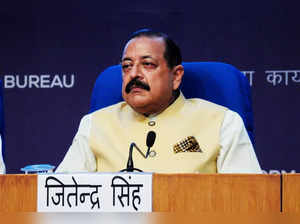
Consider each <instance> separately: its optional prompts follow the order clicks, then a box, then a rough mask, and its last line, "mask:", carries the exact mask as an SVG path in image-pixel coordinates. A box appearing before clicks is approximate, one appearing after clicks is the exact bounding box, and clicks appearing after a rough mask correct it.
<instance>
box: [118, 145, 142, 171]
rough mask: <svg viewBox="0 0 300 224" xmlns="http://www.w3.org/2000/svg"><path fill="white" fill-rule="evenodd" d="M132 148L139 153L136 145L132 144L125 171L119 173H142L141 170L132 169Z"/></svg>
mask: <svg viewBox="0 0 300 224" xmlns="http://www.w3.org/2000/svg"><path fill="white" fill-rule="evenodd" d="M133 147H135V148H137V150H138V151H139V152H140V153H141V150H140V149H139V148H138V147H137V146H136V144H135V143H134V142H133V143H131V144H130V148H129V157H128V161H127V166H126V169H123V170H120V172H133V171H139V172H143V171H142V170H140V169H138V168H134V165H133V159H132V153H133ZM142 155H143V153H142ZM143 156H144V155H143ZM144 157H145V156H144Z"/></svg>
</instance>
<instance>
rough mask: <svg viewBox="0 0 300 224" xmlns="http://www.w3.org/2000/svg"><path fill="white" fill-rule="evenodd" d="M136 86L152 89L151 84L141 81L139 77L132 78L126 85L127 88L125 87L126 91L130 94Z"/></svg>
mask: <svg viewBox="0 0 300 224" xmlns="http://www.w3.org/2000/svg"><path fill="white" fill-rule="evenodd" d="M134 87H138V88H141V89H145V90H147V91H150V86H149V85H147V84H146V83H144V82H142V81H140V80H139V79H138V78H137V77H136V78H134V79H132V80H131V81H130V82H129V83H128V84H127V85H126V88H125V92H126V93H127V94H128V93H129V92H130V91H131V90H132V88H134Z"/></svg>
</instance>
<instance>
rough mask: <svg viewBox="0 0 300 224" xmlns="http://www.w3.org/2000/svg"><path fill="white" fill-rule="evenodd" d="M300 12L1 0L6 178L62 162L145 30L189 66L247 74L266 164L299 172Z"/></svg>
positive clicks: (268, 4) (255, 6)
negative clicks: (100, 85)
mask: <svg viewBox="0 0 300 224" xmlns="http://www.w3.org/2000/svg"><path fill="white" fill-rule="evenodd" d="M299 7H300V2H299V1H294V2H293V1H283V0H273V1H258V0H253V1H247V2H244V1H213V0H212V1H188V0H186V1H174V0H173V1H171V0H166V1H153V0H152V1H117V0H112V1H105V2H104V1H80V0H73V1H55V0H53V1H34V0H27V1H14V0H12V1H4V2H2V3H1V6H0V26H1V28H0V34H1V35H0V76H1V79H2V81H3V85H4V106H5V122H6V136H5V140H6V165H7V172H9V173H18V172H20V171H19V170H20V168H21V167H24V166H25V165H28V164H37V163H50V164H53V165H55V166H57V165H58V164H59V162H60V161H61V160H62V159H63V156H64V154H65V153H66V151H67V150H68V147H69V145H70V144H71V142H72V138H73V136H74V135H75V133H76V131H77V128H78V125H79V121H80V118H81V117H82V116H83V115H84V114H86V113H87V112H88V110H89V104H90V95H91V91H92V88H93V84H94V81H95V80H96V78H97V76H98V74H99V73H100V72H101V71H103V70H104V69H105V68H106V67H108V66H110V65H114V64H117V63H119V59H120V54H121V51H122V46H123V45H124V41H125V40H126V39H127V37H128V35H129V34H130V33H132V32H133V31H135V30H137V29H140V28H145V27H151V28H153V29H156V30H161V31H163V32H165V33H168V34H169V35H170V36H172V37H173V38H174V39H175V40H176V41H177V42H178V44H179V46H180V47H181V49H182V53H183V58H184V61H221V62H226V63H229V64H232V65H234V66H236V67H237V68H239V69H240V70H241V71H244V72H245V74H246V75H247V77H248V78H249V82H250V83H251V84H252V91H253V104H254V105H253V106H254V113H255V128H256V153H257V156H258V158H259V161H260V163H261V165H262V168H263V169H264V170H265V171H266V172H271V173H272V172H273V173H274V172H295V171H300V163H299V162H298V161H299V156H300V140H299V133H300V116H299V109H300V101H299V100H298V97H299V93H300V91H299V87H300V63H299V52H300V41H299V40H300V30H299V25H300V22H299V21H300V20H299ZM270 70H271V71H277V72H276V76H275V79H271V78H272V77H273V76H270V74H271V75H272V73H268V72H267V71H270ZM246 71H247V72H246ZM278 71H282V72H281V73H279V72H278ZM287 71H289V72H287ZM273 78H274V77H273Z"/></svg>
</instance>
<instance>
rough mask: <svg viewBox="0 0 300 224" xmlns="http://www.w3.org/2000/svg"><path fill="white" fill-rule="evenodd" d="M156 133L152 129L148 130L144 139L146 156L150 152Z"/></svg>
mask: <svg viewBox="0 0 300 224" xmlns="http://www.w3.org/2000/svg"><path fill="white" fill-rule="evenodd" d="M155 138H156V134H155V132H154V131H149V132H148V135H147V139H146V145H147V147H148V150H147V153H146V158H148V156H149V154H150V148H151V147H152V146H153V144H154V142H155Z"/></svg>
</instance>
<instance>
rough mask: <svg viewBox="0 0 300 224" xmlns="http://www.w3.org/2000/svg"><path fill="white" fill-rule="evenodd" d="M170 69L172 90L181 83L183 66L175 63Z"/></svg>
mask: <svg viewBox="0 0 300 224" xmlns="http://www.w3.org/2000/svg"><path fill="white" fill-rule="evenodd" d="M172 70H173V90H176V89H178V88H179V85H180V83H181V80H182V77H183V74H184V68H183V66H182V65H176V66H175V67H174V68H173V69H172Z"/></svg>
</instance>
